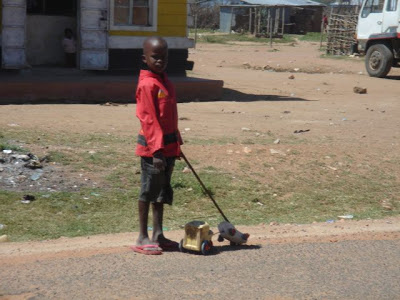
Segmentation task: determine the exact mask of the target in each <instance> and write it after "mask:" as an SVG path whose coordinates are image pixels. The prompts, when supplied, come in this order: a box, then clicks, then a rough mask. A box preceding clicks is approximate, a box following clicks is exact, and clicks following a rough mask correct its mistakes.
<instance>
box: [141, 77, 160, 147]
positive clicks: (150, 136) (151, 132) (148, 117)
mask: <svg viewBox="0 0 400 300" xmlns="http://www.w3.org/2000/svg"><path fill="white" fill-rule="evenodd" d="M153 92H154V95H153ZM155 97H156V95H155V91H154V90H153V89H152V88H151V87H150V86H147V85H144V86H141V87H140V88H139V90H138V93H137V97H136V102H137V105H136V115H137V117H138V118H139V120H140V124H141V125H142V130H143V133H144V136H145V138H146V142H147V145H148V147H149V148H150V150H151V153H152V154H154V153H155V152H158V151H160V150H162V149H163V148H164V141H163V131H162V128H161V126H160V122H159V120H158V118H159V112H158V110H157V109H156V107H155V103H154V99H155Z"/></svg>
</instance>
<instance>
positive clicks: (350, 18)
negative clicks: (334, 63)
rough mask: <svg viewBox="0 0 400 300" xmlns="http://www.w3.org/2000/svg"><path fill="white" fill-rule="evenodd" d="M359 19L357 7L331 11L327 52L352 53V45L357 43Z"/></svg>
mask: <svg viewBox="0 0 400 300" xmlns="http://www.w3.org/2000/svg"><path fill="white" fill-rule="evenodd" d="M357 19H358V10H356V9H355V10H348V11H343V10H342V11H340V12H339V13H331V15H330V18H329V24H328V28H327V45H326V46H327V47H326V53H327V54H331V55H349V54H352V47H353V45H354V44H355V43H356V38H355V36H356V30H357Z"/></svg>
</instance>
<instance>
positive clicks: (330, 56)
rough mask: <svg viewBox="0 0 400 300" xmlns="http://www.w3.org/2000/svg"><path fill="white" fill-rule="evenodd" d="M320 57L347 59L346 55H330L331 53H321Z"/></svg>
mask: <svg viewBox="0 0 400 300" xmlns="http://www.w3.org/2000/svg"><path fill="white" fill-rule="evenodd" d="M320 57H322V58H330V59H342V60H345V59H349V57H348V56H347V55H332V54H321V55H320Z"/></svg>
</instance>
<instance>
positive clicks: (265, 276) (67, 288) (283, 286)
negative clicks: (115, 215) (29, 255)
mask: <svg viewBox="0 0 400 300" xmlns="http://www.w3.org/2000/svg"><path fill="white" fill-rule="evenodd" d="M218 249H219V251H218V253H216V254H214V255H211V256H201V255H191V254H182V253H164V254H163V255H161V256H144V255H141V254H136V253H133V252H131V251H130V250H129V249H127V248H126V247H123V248H118V249H114V250H113V251H110V252H109V253H97V254H96V253H92V254H91V255H81V254H80V253H79V251H77V255H76V257H50V258H46V257H40V256H38V257H37V258H36V259H34V260H26V261H25V262H19V263H15V262H10V263H9V264H8V263H3V265H2V266H1V268H0V276H1V281H0V295H2V298H3V299H4V298H6V299H7V296H6V295H14V297H15V295H19V297H16V298H12V297H8V298H9V299H374V300H375V299H400V240H399V239H391V240H390V239H389V240H356V241H339V242H324V243H315V242H306V243H295V244H293V243H283V244H265V245H261V246H254V245H253V246H248V247H243V248H237V249H236V250H232V248H231V247H228V246H221V247H218Z"/></svg>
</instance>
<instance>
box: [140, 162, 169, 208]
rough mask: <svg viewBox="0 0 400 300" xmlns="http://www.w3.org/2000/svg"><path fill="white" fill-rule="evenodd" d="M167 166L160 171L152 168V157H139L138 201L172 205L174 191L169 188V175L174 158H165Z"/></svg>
mask: <svg viewBox="0 0 400 300" xmlns="http://www.w3.org/2000/svg"><path fill="white" fill-rule="evenodd" d="M166 160H167V166H166V167H165V170H164V171H160V170H158V169H157V168H155V167H154V166H153V158H152V157H141V159H140V165H141V169H142V171H141V189H140V197H139V201H144V202H151V203H164V204H169V205H171V204H172V201H173V199H174V191H173V190H172V187H171V175H172V171H173V170H174V166H175V157H167V158H166Z"/></svg>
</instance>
